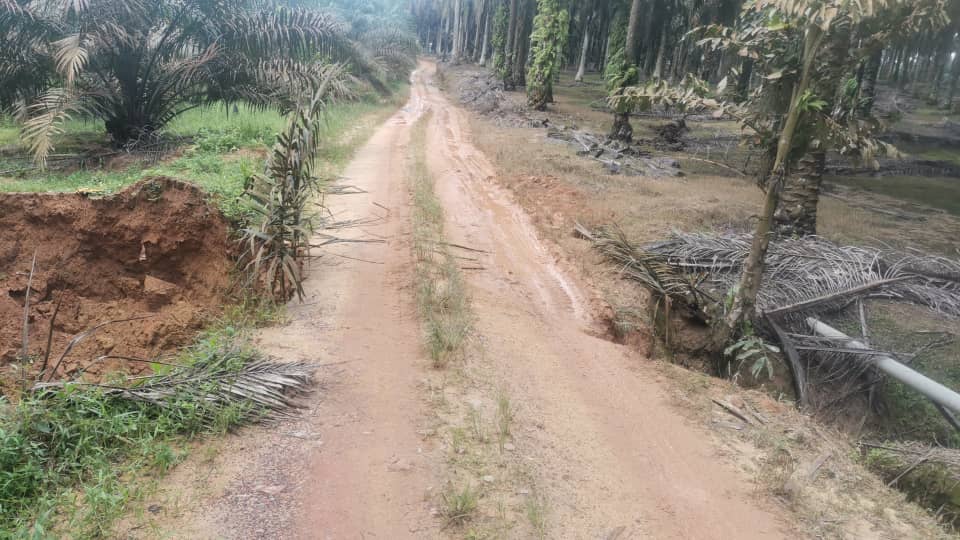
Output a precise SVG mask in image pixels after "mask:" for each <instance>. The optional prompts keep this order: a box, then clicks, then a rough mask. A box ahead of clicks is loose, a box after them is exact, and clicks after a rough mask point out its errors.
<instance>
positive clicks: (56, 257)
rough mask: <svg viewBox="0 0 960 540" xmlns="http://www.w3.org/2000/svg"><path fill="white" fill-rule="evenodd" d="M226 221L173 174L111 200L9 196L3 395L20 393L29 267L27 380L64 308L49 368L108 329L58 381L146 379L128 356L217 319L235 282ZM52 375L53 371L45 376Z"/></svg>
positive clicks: (2, 268) (1, 292)
mask: <svg viewBox="0 0 960 540" xmlns="http://www.w3.org/2000/svg"><path fill="white" fill-rule="evenodd" d="M227 236H228V225H227V221H226V220H225V219H224V217H223V215H222V214H221V213H220V212H219V210H217V209H216V208H215V207H213V206H212V205H210V204H209V203H207V202H206V200H205V197H204V194H203V192H202V191H200V190H199V189H198V188H197V187H195V186H193V185H191V184H187V183H184V182H181V181H179V180H175V179H172V178H164V177H154V178H147V179H144V180H142V181H140V182H138V183H137V184H134V185H133V186H130V187H129V188H127V189H125V190H124V191H122V192H120V193H117V194H116V195H114V196H111V197H105V198H99V199H92V198H89V197H87V196H84V195H82V194H77V193H67V194H49V193H39V194H35V193H7V194H0V391H2V392H3V393H4V394H9V393H11V391H15V385H14V384H13V383H14V377H15V376H16V375H15V374H16V372H17V371H18V370H17V369H14V368H15V366H16V365H18V364H19V362H18V360H19V357H20V356H21V355H22V353H21V350H22V349H21V348H22V332H23V318H24V299H25V296H26V290H27V282H28V279H29V275H30V268H31V261H32V260H33V256H34V252H36V269H35V271H34V275H33V281H32V285H31V286H30V289H31V292H30V299H29V302H30V316H29V356H30V357H31V358H32V359H33V363H32V364H30V368H29V370H30V372H31V373H32V374H36V373H37V372H38V370H39V369H40V364H41V363H42V358H43V356H44V352H45V350H46V341H47V335H48V332H49V328H50V320H51V318H52V315H53V312H54V309H55V306H56V304H57V302H59V301H61V297H62V303H61V306H60V309H59V312H58V314H57V317H56V321H55V323H54V328H53V343H52V346H51V347H50V349H51V354H50V364H51V366H50V367H51V368H52V364H54V363H55V362H56V360H57V358H58V357H59V356H60V355H61V354H62V352H63V351H64V349H65V347H66V346H67V344H68V343H69V342H70V340H71V339H72V338H73V336H75V335H77V334H79V333H81V332H84V331H85V330H87V329H90V328H91V327H93V326H96V325H98V324H100V323H103V322H106V321H111V320H119V319H128V318H132V317H140V316H148V318H145V319H142V320H137V321H131V322H123V323H118V324H111V325H108V326H105V327H103V328H101V329H100V330H99V331H97V332H96V333H95V334H93V335H92V336H90V337H89V338H87V339H85V340H83V341H81V342H80V343H79V345H77V346H76V347H75V348H74V349H73V351H72V352H71V353H70V354H69V356H67V357H66V359H65V360H64V362H63V364H62V365H61V367H60V368H59V369H58V370H57V372H56V373H55V374H53V373H49V374H48V378H54V379H63V378H68V377H71V376H74V375H77V374H79V372H80V370H82V371H83V373H84V374H85V375H84V377H86V378H90V377H93V378H98V377H100V376H102V375H103V374H104V373H106V372H109V371H115V370H120V371H124V372H126V373H140V372H143V371H145V370H147V369H149V366H148V365H147V364H144V363H137V362H131V361H129V360H119V359H108V360H102V361H100V362H96V363H91V361H92V360H93V359H95V358H97V357H99V356H101V355H113V356H129V357H136V358H143V359H148V358H156V356H157V355H159V354H162V353H165V352H169V351H171V350H172V349H174V348H176V347H178V346H181V345H183V344H185V343H187V342H189V341H190V340H191V339H192V337H193V336H194V335H195V333H196V331H197V330H198V329H199V328H200V327H201V326H202V325H203V324H204V322H205V321H206V320H208V318H209V316H210V315H213V314H216V313H217V312H218V310H219V305H220V302H221V299H222V297H223V294H224V293H225V291H226V289H227V286H228V283H229V271H230V266H231V263H230V257H229V245H228V237H227ZM48 369H50V368H48Z"/></svg>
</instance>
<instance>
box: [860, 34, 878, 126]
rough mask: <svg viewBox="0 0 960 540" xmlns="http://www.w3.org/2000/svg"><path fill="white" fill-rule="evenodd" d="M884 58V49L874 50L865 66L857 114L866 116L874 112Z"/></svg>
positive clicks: (861, 116)
mask: <svg viewBox="0 0 960 540" xmlns="http://www.w3.org/2000/svg"><path fill="white" fill-rule="evenodd" d="M882 60H883V50H882V49H878V50H876V51H874V52H873V53H872V54H871V55H870V57H869V58H867V64H866V66H865V67H864V72H863V82H862V83H861V84H860V102H859V105H858V106H857V115H858V116H859V117H860V118H866V117H868V116H870V114H871V113H872V112H873V102H874V101H875V100H876V98H877V77H879V76H880V62H881V61H882Z"/></svg>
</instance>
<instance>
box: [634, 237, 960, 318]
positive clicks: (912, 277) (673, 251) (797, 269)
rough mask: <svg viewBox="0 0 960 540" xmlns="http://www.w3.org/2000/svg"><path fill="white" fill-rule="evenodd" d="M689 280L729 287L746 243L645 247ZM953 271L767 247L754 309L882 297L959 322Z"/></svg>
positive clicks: (942, 262) (894, 255)
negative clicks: (700, 276) (693, 276)
mask: <svg viewBox="0 0 960 540" xmlns="http://www.w3.org/2000/svg"><path fill="white" fill-rule="evenodd" d="M643 249H645V250H646V251H648V252H652V253H654V254H657V255H659V256H661V257H663V258H664V259H665V260H666V261H667V262H668V263H669V264H670V265H672V266H674V267H676V268H677V269H681V270H683V271H684V272H685V273H688V274H699V273H704V272H705V273H707V274H708V275H709V278H708V279H707V281H708V282H709V283H711V284H712V285H713V286H715V287H716V288H717V289H719V290H724V291H726V290H729V289H731V288H732V287H733V286H735V285H736V283H737V281H738V280H739V278H740V272H741V270H742V266H743V263H744V261H745V260H746V258H747V254H748V253H749V250H750V238H749V237H747V236H744V235H705V234H690V233H674V234H673V235H672V236H671V238H670V239H669V240H667V241H665V242H659V243H656V244H651V245H648V246H645V247H644V248H643ZM958 277H960V263H957V262H954V261H951V260H949V259H945V258H943V257H935V256H928V255H920V254H906V253H900V252H894V251H891V250H887V249H875V248H865V247H856V246H840V245H837V244H834V243H832V242H829V241H827V240H824V239H822V238H818V237H805V238H786V239H778V240H776V241H774V242H772V243H771V245H770V251H769V253H768V254H767V258H766V261H765V271H764V286H763V287H762V288H761V289H760V292H759V294H758V298H757V305H758V307H759V308H760V310H761V311H763V312H766V313H770V314H776V315H787V314H790V315H798V316H799V315H810V314H817V313H822V312H825V311H831V310H836V309H838V308H842V307H844V306H846V305H848V304H849V303H850V302H852V301H854V300H857V299H859V298H868V297H887V298H893V299H898V300H902V301H907V302H911V303H915V304H919V305H922V306H925V307H928V308H930V309H932V310H934V311H935V312H937V313H938V314H941V315H945V316H949V317H960V281H958V279H957V278H958Z"/></svg>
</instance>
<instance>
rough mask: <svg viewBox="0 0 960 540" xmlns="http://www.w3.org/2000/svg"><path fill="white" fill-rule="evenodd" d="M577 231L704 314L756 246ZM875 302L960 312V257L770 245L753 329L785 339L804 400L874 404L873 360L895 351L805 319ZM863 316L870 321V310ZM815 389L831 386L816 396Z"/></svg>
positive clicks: (735, 238)
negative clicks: (813, 331)
mask: <svg viewBox="0 0 960 540" xmlns="http://www.w3.org/2000/svg"><path fill="white" fill-rule="evenodd" d="M577 232H578V233H579V234H580V235H581V236H583V237H585V238H587V239H589V240H591V241H592V242H593V244H594V248H595V249H597V250H598V251H599V252H600V253H602V254H603V255H604V256H605V257H606V258H607V259H609V260H610V261H611V263H613V264H614V265H616V266H617V267H618V268H619V269H620V272H621V273H622V275H623V276H624V277H627V278H629V279H632V280H634V281H637V282H639V283H641V284H642V285H643V286H644V287H646V288H647V289H649V290H651V291H652V292H654V293H655V294H658V295H662V296H666V297H669V298H671V299H673V300H676V301H678V302H682V303H684V304H685V305H686V306H687V307H689V308H691V309H692V310H694V311H695V312H697V315H698V317H699V318H702V319H705V320H712V319H713V318H714V317H715V316H716V315H717V314H718V313H722V311H723V309H724V308H725V306H724V305H722V303H721V302H720V300H719V299H724V298H727V297H728V296H729V293H730V292H731V291H733V290H734V287H736V286H737V285H738V282H739V279H740V275H741V273H742V271H743V264H744V261H745V260H746V259H747V256H748V254H749V251H750V245H751V239H750V238H749V237H747V236H744V235H707V234H690V233H674V234H673V235H671V237H670V238H669V239H667V240H666V241H663V242H657V243H653V244H648V245H645V246H638V245H634V244H631V243H630V242H629V241H628V239H627V238H626V237H625V236H624V235H623V233H622V232H619V231H617V232H615V233H609V232H607V231H604V230H599V231H593V232H591V231H589V230H587V229H586V228H584V227H582V226H580V225H578V226H577ZM870 298H884V299H889V300H892V301H899V302H907V303H912V304H916V305H920V306H924V307H926V308H928V309H930V310H931V311H932V312H934V313H935V314H937V315H939V316H943V317H949V318H960V263H958V262H956V261H953V260H950V259H947V258H943V257H936V256H930V255H926V254H921V253H914V252H911V253H904V252H897V251H893V250H890V249H876V248H868V247H854V246H841V245H837V244H834V243H832V242H829V241H827V240H824V239H822V238H817V237H805V238H789V239H787V238H781V239H777V240H775V241H773V242H772V243H771V244H770V249H769V252H768V254H767V258H766V261H765V267H764V276H763V282H762V286H761V288H760V291H759V293H758V295H757V307H758V312H757V317H758V318H757V320H755V321H753V323H754V324H753V328H755V329H757V330H760V331H762V332H764V333H766V334H767V337H769V338H772V339H776V340H777V341H779V342H780V343H781V344H782V345H783V350H784V352H785V354H786V357H787V358H786V360H787V363H788V365H789V367H790V368H791V372H792V373H793V375H794V387H795V389H796V392H797V398H798V401H799V402H800V403H801V404H802V405H804V406H806V405H813V406H814V407H815V408H818V409H821V408H825V407H829V406H832V405H836V404H838V403H840V402H843V401H845V400H846V399H848V398H851V397H856V396H861V395H864V394H866V395H867V396H868V397H867V400H868V402H870V403H871V404H872V396H873V389H874V388H875V387H876V385H877V382H878V381H879V380H880V375H879V373H878V372H877V370H876V369H875V368H874V365H873V362H872V361H871V360H872V359H873V358H874V357H876V356H878V355H881V354H883V355H886V356H894V355H892V354H891V353H886V352H883V351H871V350H860V349H851V348H849V347H847V345H846V344H845V343H843V342H833V341H831V340H828V339H824V338H822V337H818V336H812V335H809V334H810V329H809V328H808V326H807V324H806V322H805V321H806V318H807V317H821V316H823V315H827V314H834V313H838V312H841V311H843V310H845V309H846V308H848V307H850V306H853V305H856V306H857V307H858V308H860V307H862V303H863V301H864V300H866V299H870ZM860 320H861V321H862V325H865V324H866V323H865V317H864V316H863V315H860ZM864 335H866V330H865V329H864ZM817 387H819V388H828V389H829V390H828V391H825V392H818V391H816V388H817ZM811 390H812V391H811Z"/></svg>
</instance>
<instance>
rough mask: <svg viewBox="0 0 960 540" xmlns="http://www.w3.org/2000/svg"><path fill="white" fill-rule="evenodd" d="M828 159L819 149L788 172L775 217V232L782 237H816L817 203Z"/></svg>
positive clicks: (806, 156)
mask: <svg viewBox="0 0 960 540" xmlns="http://www.w3.org/2000/svg"><path fill="white" fill-rule="evenodd" d="M826 163H827V156H826V153H825V152H823V151H822V150H820V151H814V152H810V153H808V154H807V155H805V156H804V157H803V158H802V159H800V161H799V163H797V165H796V167H795V168H794V170H792V171H791V172H790V176H789V177H788V178H787V180H786V182H785V183H784V186H783V192H782V193H781V194H780V206H779V208H777V211H776V213H775V214H774V223H775V230H776V232H777V234H778V235H781V236H811V235H815V234H817V204H819V202H820V185H821V184H822V183H823V173H824V170H825V169H826Z"/></svg>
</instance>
